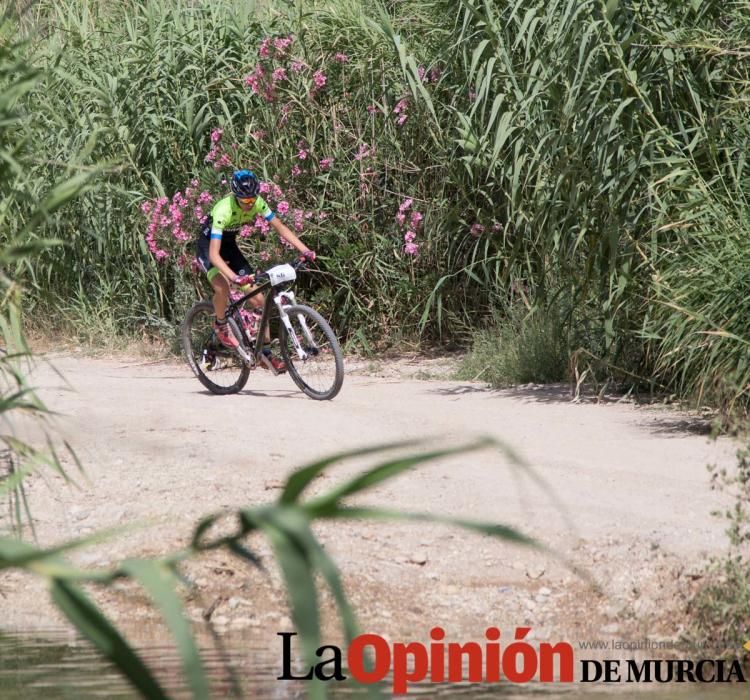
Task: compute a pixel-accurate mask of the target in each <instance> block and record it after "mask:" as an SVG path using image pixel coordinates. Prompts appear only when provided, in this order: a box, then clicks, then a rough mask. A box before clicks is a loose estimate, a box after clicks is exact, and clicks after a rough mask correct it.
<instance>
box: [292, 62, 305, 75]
mask: <svg viewBox="0 0 750 700" xmlns="http://www.w3.org/2000/svg"><path fill="white" fill-rule="evenodd" d="M289 67H290V68H291V69H292V71H293V72H294V73H301V72H302V71H303V70H305V68H307V66H306V65H305V64H304V63H303V62H302V61H292V62H291V63H290V64H289Z"/></svg>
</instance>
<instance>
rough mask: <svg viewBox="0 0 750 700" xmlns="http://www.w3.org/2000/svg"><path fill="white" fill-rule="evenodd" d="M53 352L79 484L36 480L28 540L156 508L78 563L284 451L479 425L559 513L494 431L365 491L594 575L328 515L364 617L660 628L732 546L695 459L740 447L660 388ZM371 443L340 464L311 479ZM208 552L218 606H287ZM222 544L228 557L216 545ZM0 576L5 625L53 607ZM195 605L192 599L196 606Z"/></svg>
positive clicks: (161, 535) (170, 517) (721, 458)
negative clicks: (609, 396)
mask: <svg viewBox="0 0 750 700" xmlns="http://www.w3.org/2000/svg"><path fill="white" fill-rule="evenodd" d="M51 360H52V362H53V363H54V365H55V367H56V368H57V369H58V370H59V371H60V372H61V373H62V375H63V376H64V377H65V378H66V379H67V381H68V382H69V384H70V388H67V387H66V386H65V384H64V382H63V381H62V380H61V379H60V378H59V377H58V376H57V375H56V374H55V373H54V372H52V371H51V370H50V369H49V368H47V367H45V366H41V367H40V368H39V369H38V370H37V371H36V372H35V374H34V375H33V376H34V383H35V385H36V386H37V387H38V388H39V390H40V393H41V395H42V397H43V398H44V400H45V401H46V402H47V404H48V405H49V406H50V407H52V408H53V409H55V410H56V411H58V412H60V413H61V414H62V416H61V417H60V419H59V420H58V421H57V429H58V430H59V431H60V432H61V433H62V434H64V435H65V436H66V437H67V439H68V440H69V441H70V443H71V444H72V445H73V446H74V447H75V449H76V450H77V452H78V455H79V457H80V458H81V460H82V461H83V463H84V465H85V468H86V470H87V474H88V478H89V484H85V483H84V484H82V488H80V489H73V488H65V487H62V485H61V483H60V482H59V480H58V479H57V478H55V477H52V478H50V477H47V478H46V479H41V478H35V479H34V480H33V481H32V482H31V484H30V487H29V490H30V494H31V505H32V509H33V512H34V515H35V518H36V527H37V531H38V534H39V538H40V541H41V542H42V543H49V542H53V541H56V540H58V539H59V538H67V537H72V536H77V535H81V534H87V533H90V532H93V531H95V530H97V529H99V528H103V527H108V526H112V525H121V524H123V523H126V522H132V521H137V522H144V521H148V522H150V523H151V526H150V527H149V528H146V529H140V530H136V531H134V532H131V533H129V534H128V535H127V536H125V537H123V538H121V539H120V540H118V541H116V542H115V543H113V544H111V545H109V546H108V547H98V548H95V549H94V550H92V551H87V552H83V553H81V554H80V555H79V560H80V561H81V562H82V563H85V564H89V565H100V564H101V565H104V564H108V563H111V562H112V561H113V560H115V559H117V558H118V557H121V556H125V555H129V554H144V553H145V554H156V553H160V552H164V551H166V550H168V549H169V548H170V547H173V546H176V545H178V544H179V543H180V542H181V541H182V538H184V537H185V536H186V535H187V533H189V532H190V527H191V525H192V524H193V523H195V521H196V520H197V519H198V517H199V516H201V515H204V514H206V513H208V512H211V511H215V510H220V509H223V508H235V507H239V506H243V505H247V504H257V503H261V502H264V501H268V500H270V499H272V498H274V497H276V496H277V495H278V493H279V491H278V489H277V487H278V483H279V481H280V480H282V479H283V478H284V476H285V475H286V474H287V473H288V472H289V471H290V470H291V469H292V468H293V467H296V466H299V465H301V464H303V463H305V462H307V461H308V460H311V459H314V458H317V457H321V456H325V455H329V454H331V453H333V452H337V451H340V450H342V449H347V448H354V447H360V446H362V445H364V444H376V443H381V442H387V441H393V440H400V439H404V438H423V437H429V438H431V439H432V441H431V444H434V443H435V442H438V443H440V444H443V443H445V444H456V443H458V442H461V441H464V440H467V439H470V438H472V437H474V436H477V435H490V436H492V437H495V438H497V439H498V440H501V441H503V442H504V443H506V444H507V445H509V446H510V447H512V448H513V449H514V450H516V451H517V452H518V453H519V454H520V455H522V456H523V458H524V459H525V460H526V461H527V462H528V463H529V464H530V465H532V466H533V468H534V469H535V470H536V471H537V473H538V474H539V475H540V476H541V477H542V478H543V479H544V480H545V481H546V482H547V483H548V484H549V486H550V487H551V489H552V491H553V492H554V493H555V495H556V498H557V499H558V500H559V502H560V503H561V504H563V505H564V507H565V508H566V509H567V518H568V519H569V520H568V519H566V515H565V514H564V513H562V512H561V511H560V508H559V505H557V504H556V503H555V502H554V501H553V500H552V499H551V498H550V497H549V496H548V495H547V494H546V493H545V492H543V491H541V490H540V489H539V488H538V487H537V486H536V485H535V484H534V483H533V482H532V481H531V480H529V479H526V478H523V477H522V476H521V477H519V473H518V472H517V471H516V470H514V469H512V468H510V467H509V465H508V463H507V462H506V461H505V459H504V458H503V457H502V456H501V455H500V454H499V452H498V451H493V450H484V451H482V452H478V453H472V454H470V455H463V456H460V457H455V458H451V459H449V460H445V461H441V462H435V463H433V464H431V465H429V466H425V467H422V468H420V469H419V470H416V471H413V472H411V473H409V474H406V475H403V476H401V477H399V478H398V479H396V480H394V481H391V482H388V483H386V484H384V485H382V486H381V487H379V488H377V489H375V490H373V491H372V492H371V493H370V494H368V496H367V497H366V498H365V499H364V500H365V501H366V502H368V503H373V504H380V505H387V506H389V507H396V508H403V509H407V510H412V511H416V510H418V511H432V512H437V513H442V514H452V515H461V516H469V517H474V518H480V519H486V520H492V521H498V522H503V523H506V524H510V525H514V526H516V527H519V528H520V529H522V530H523V531H525V532H526V533H529V534H531V535H533V536H535V537H538V538H539V539H540V540H541V541H543V542H544V543H546V544H548V545H550V546H552V547H554V548H555V549H557V550H558V551H560V552H561V553H563V554H564V555H565V556H567V557H570V558H572V559H574V560H575V561H577V562H578V563H579V564H581V565H583V566H585V567H587V569H588V570H589V571H590V572H591V573H592V575H593V576H594V578H595V579H596V580H597V581H599V582H600V584H601V585H602V586H603V589H604V590H603V592H602V593H601V594H596V593H594V592H593V591H592V590H591V589H589V588H587V587H586V585H585V584H584V583H583V582H581V581H580V580H578V579H577V578H576V577H575V576H573V575H572V574H571V573H570V571H568V570H566V569H565V568H564V567H562V566H561V565H560V564H559V563H556V562H555V561H554V560H552V559H551V558H549V557H547V556H544V555H542V554H539V553H535V552H530V551H528V550H522V549H518V548H512V547H509V546H507V545H505V544H504V543H499V542H496V541H494V540H490V539H488V538H485V537H480V536H478V535H473V534H466V533H464V532H462V531H459V530H456V529H452V528H447V527H425V526H422V527H418V526H415V525H405V524H397V525H394V524H391V525H382V524H380V525H374V524H369V523H367V524H365V523H351V524H347V525H346V526H335V525H333V524H322V525H320V527H319V528H318V532H319V534H320V537H321V538H322V540H323V541H324V542H325V544H326V547H327V549H328V550H329V551H330V552H331V553H332V554H333V555H334V556H335V557H336V559H337V561H338V563H339V565H340V566H341V568H342V569H343V570H344V571H345V573H346V578H347V581H348V583H349V588H350V591H351V594H352V596H353V598H354V600H355V602H356V603H357V604H358V606H359V609H360V612H361V615H362V619H363V623H364V625H368V624H369V625H370V626H371V628H372V626H378V627H379V628H380V629H384V630H386V631H390V632H392V633H394V634H397V633H399V632H402V633H403V630H412V631H413V630H414V629H415V627H416V628H417V632H416V633H414V634H415V636H423V634H424V633H426V631H427V630H429V628H430V626H432V625H433V624H443V625H445V626H446V627H451V628H452V629H455V630H463V631H464V633H465V634H466V635H473V634H481V633H482V632H483V629H484V627H483V625H484V624H485V621H486V622H489V621H491V620H492V621H494V623H495V624H502V625H503V626H506V627H510V626H512V625H515V624H521V623H523V622H526V623H527V624H531V625H533V627H534V628H535V630H536V631H537V634H538V636H541V637H545V636H555V637H558V638H559V637H560V636H561V635H563V634H573V633H578V634H591V633H596V632H599V631H602V630H604V631H605V632H608V633H613V632H617V631H620V632H621V633H625V631H633V630H636V629H637V630H650V629H652V628H653V629H655V630H657V631H658V632H659V633H660V634H667V635H669V634H670V629H669V628H664V626H663V624H662V626H661V627H659V624H661V623H659V620H661V619H662V618H663V614H664V613H665V612H669V611H672V612H673V611H674V606H675V605H680V604H681V603H680V601H681V600H682V599H681V598H680V596H679V595H676V593H680V594H681V595H683V596H684V595H686V594H687V593H688V592H689V591H688V589H689V585H690V581H691V580H693V579H694V578H695V576H693V575H692V574H694V572H695V566H697V564H698V563H699V562H701V561H704V560H705V558H706V556H707V555H708V554H710V553H713V552H716V551H718V550H720V549H721V548H723V547H724V546H725V537H724V535H723V524H722V522H721V521H720V520H717V519H716V518H713V517H711V515H710V512H711V511H712V510H713V509H714V508H715V507H716V506H717V505H719V496H718V495H717V494H716V493H714V492H711V491H710V489H709V478H708V472H707V470H706V465H707V464H708V463H709V462H712V463H715V462H720V463H722V464H725V465H727V466H728V467H731V466H732V465H733V463H734V460H733V454H734V449H735V448H734V447H733V445H732V444H731V442H730V441H728V440H720V441H719V442H711V441H709V440H708V438H707V436H706V435H705V434H700V432H699V431H697V430H696V429H695V424H694V423H693V422H691V421H690V420H688V419H687V418H686V417H685V416H684V415H681V414H678V413H676V412H673V411H670V410H667V409H665V408H663V407H636V406H634V405H632V404H625V403H614V402H613V403H609V404H600V405H595V404H593V403H588V404H587V403H583V404H573V403H571V402H570V401H569V396H568V395H567V392H566V390H565V389H564V388H554V387H553V388H544V389H542V388H533V387H532V388H525V389H524V388H521V389H516V390H507V391H492V390H489V389H487V388H486V386H485V385H482V384H479V383H466V382H455V381H445V380H431V381H417V380H413V379H408V378H405V377H404V376H401V377H390V378H384V377H378V376H367V375H365V374H364V373H357V372H356V369H357V368H356V367H352V366H350V367H349V369H350V370H355V371H352V372H350V373H349V374H348V375H347V378H346V380H345V383H344V387H343V389H342V391H341V394H340V395H339V396H338V397H337V398H336V399H335V400H334V401H332V402H316V401H312V400H310V399H308V398H306V397H305V396H304V395H303V394H301V393H300V392H298V391H297V390H296V387H295V386H294V385H293V383H292V382H291V380H290V379H289V378H288V377H285V376H282V377H272V376H269V375H268V374H267V373H265V372H263V371H260V370H258V371H256V372H255V373H253V375H251V379H250V382H249V384H248V389H247V390H246V391H245V392H243V393H242V394H240V395H236V396H229V397H216V396H212V395H210V394H208V393H207V392H206V391H205V390H204V389H203V387H202V386H201V385H200V384H199V383H198V382H197V381H196V380H195V379H194V378H193V376H192V375H191V374H190V371H189V369H188V368H187V367H186V366H184V365H182V364H177V363H158V364H139V363H138V361H137V360H132V361H128V360H123V359H120V360H111V359H110V360H95V359H83V358H76V357H72V356H57V357H53V358H51ZM363 367H364V365H362V367H360V371H361V372H364V370H363ZM402 375H403V373H402ZM421 449H424V448H421ZM375 462H376V458H370V459H368V460H363V461H359V462H357V463H350V464H344V465H342V466H340V467H337V468H336V469H335V470H332V471H331V472H329V473H328V474H327V475H326V476H324V477H323V478H321V479H319V480H317V481H316V482H315V487H314V491H318V492H320V491H322V490H325V489H326V488H327V487H330V486H331V485H333V484H334V483H337V482H338V481H339V479H340V478H342V477H343V476H345V475H347V474H352V473H354V472H355V471H357V470H358V469H360V468H361V467H363V466H366V465H368V464H369V465H372V464H374V463H375ZM69 464H70V463H69ZM3 518H5V514H3ZM569 521H572V523H573V528H570V527H569V525H568V522H569ZM4 522H7V521H3V520H0V525H3V524H4ZM257 547H258V548H259V550H260V551H261V552H265V551H266V549H265V545H264V544H262V543H260V542H259V543H257ZM217 561H219V560H218V559H215V560H213V561H211V562H202V563H200V562H199V563H196V564H195V565H193V567H192V569H190V575H191V576H193V578H194V580H196V581H197V585H198V587H199V589H200V590H201V592H202V594H203V600H204V601H205V600H208V601H210V600H212V599H213V600H214V601H215V600H216V599H217V598H218V597H219V596H223V598H219V606H218V607H219V608H221V606H222V604H223V603H222V601H223V600H224V598H226V599H229V598H231V597H232V596H234V602H233V603H232V604H231V605H228V606H225V609H224V610H221V609H219V610H218V611H217V613H216V619H218V620H219V622H220V623H222V622H225V623H226V624H227V625H229V626H232V625H233V624H235V623H236V626H238V627H242V626H249V627H252V626H256V627H257V626H260V627H263V626H264V625H265V623H264V620H271V623H270V627H273V628H274V631H273V632H272V631H270V627H269V634H274V633H275V630H276V629H278V625H284V624H288V621H287V620H285V619H284V615H285V614H286V613H285V611H284V609H283V603H282V602H281V598H280V597H279V595H278V593H279V590H280V588H279V585H278V581H277V580H275V579H274V580H273V581H271V582H266V583H262V582H259V581H258V580H257V579H253V578H252V577H253V576H256V577H257V575H255V574H251V581H252V585H253V586H254V589H253V595H252V598H253V601H254V607H253V610H252V611H250V612H248V611H245V612H244V613H243V614H242V615H240V613H239V612H238V610H240V611H241V610H243V609H244V608H243V606H242V605H241V603H242V602H243V601H242V600H241V598H242V595H244V594H243V591H245V592H246V591H247V578H246V574H245V573H244V572H243V573H242V580H243V581H245V583H244V584H241V583H239V580H240V577H239V576H233V577H232V579H231V581H230V580H225V579H226V577H224V576H222V575H219V573H217ZM221 562H222V563H221V566H224V567H228V568H230V569H232V570H234V567H235V564H234V563H233V562H231V561H229V560H228V558H227V557H224V558H223V559H221ZM219 568H221V567H219ZM239 569H240V567H239V566H237V570H239ZM211 572H213V575H212V574H211ZM686 572H687V573H688V574H691V576H685V574H686ZM230 576H231V575H230ZM0 587H1V588H2V590H3V592H4V593H5V595H6V596H7V598H6V602H7V603H8V605H6V610H13V611H14V612H13V613H11V614H10V615H9V616H8V617H7V618H6V625H11V626H12V625H24V626H27V625H29V624H35V625H39V626H45V625H48V624H50V623H51V621H53V620H54V619H55V618H54V617H53V616H52V612H51V611H50V610H49V608H47V607H45V605H46V604H42V603H40V602H39V600H40V598H39V595H38V588H37V587H35V586H34V585H33V584H30V583H29V582H28V580H27V579H25V578H23V577H21V576H17V575H10V576H8V575H6V576H5V578H3V579H0ZM263 591H265V593H263ZM582 592H583V593H582ZM238 596H239V599H240V602H239V603H238V602H237V600H238ZM582 596H583V597H582ZM259 601H263V602H262V603H261V604H260V606H259V605H258V603H259ZM668 601H672V602H671V604H670V605H671V607H670V605H667V603H668ZM110 602H113V601H110ZM113 604H114V605H115V608H116V611H115V613H116V616H117V610H120V614H121V616H124V615H125V613H124V612H123V610H124V609H125V608H122V607H118V606H120V605H121V604H120V603H115V602H113ZM40 605H41V607H40ZM201 605H204V602H200V603H196V604H195V606H194V607H195V609H194V610H192V614H194V615H195V616H196V617H198V616H199V614H200V610H201V608H200V606H201ZM259 608H260V609H259ZM584 610H585V611H586V614H585V615H582V611H584ZM660 615H661V616H660ZM274 617H276V618H280V620H276V622H275V623H274V621H273V619H274ZM584 617H585V618H586V619H585V621H584V619H583V618H584ZM667 617H668V615H667ZM478 618H479V620H481V621H479V622H478ZM667 624H668V623H667ZM674 627H675V625H674V624H673V628H674ZM677 631H678V630H677V629H676V628H674V629H673V630H672V632H674V633H676V632H677Z"/></svg>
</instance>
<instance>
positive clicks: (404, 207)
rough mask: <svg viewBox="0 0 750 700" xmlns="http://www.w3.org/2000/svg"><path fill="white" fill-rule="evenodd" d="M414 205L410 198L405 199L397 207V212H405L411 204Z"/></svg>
mask: <svg viewBox="0 0 750 700" xmlns="http://www.w3.org/2000/svg"><path fill="white" fill-rule="evenodd" d="M413 203H414V200H413V199H412V198H411V197H407V198H406V199H405V200H404V201H403V202H401V204H399V206H398V210H399V211H406V210H407V209H408V208H409V207H410V206H411V205H412V204H413Z"/></svg>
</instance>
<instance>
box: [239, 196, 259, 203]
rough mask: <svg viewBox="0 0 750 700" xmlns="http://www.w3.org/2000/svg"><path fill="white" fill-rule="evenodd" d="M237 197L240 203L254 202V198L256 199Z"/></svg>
mask: <svg viewBox="0 0 750 700" xmlns="http://www.w3.org/2000/svg"><path fill="white" fill-rule="evenodd" d="M237 199H238V200H239V201H240V202H242V204H255V200H256V199H258V198H257V197H237Z"/></svg>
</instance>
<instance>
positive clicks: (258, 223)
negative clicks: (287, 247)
mask: <svg viewBox="0 0 750 700" xmlns="http://www.w3.org/2000/svg"><path fill="white" fill-rule="evenodd" d="M253 227H254V228H257V229H258V230H259V231H260V235H261V236H265V235H267V234H268V232H269V231H270V230H271V226H270V224H269V223H268V222H267V221H266V220H265V219H264V218H263V217H262V216H256V217H255V221H254V222H253Z"/></svg>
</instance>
